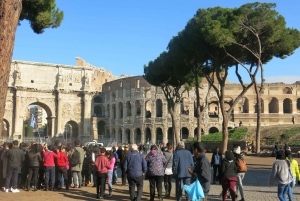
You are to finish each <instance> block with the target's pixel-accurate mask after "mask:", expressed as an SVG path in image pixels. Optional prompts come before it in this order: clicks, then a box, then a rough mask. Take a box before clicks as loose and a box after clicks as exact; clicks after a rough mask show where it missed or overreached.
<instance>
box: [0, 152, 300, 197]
mask: <svg viewBox="0 0 300 201" xmlns="http://www.w3.org/2000/svg"><path fill="white" fill-rule="evenodd" d="M208 157H209V158H210V157H211V155H208ZM274 160H275V159H274V158H272V157H267V158H262V157H253V156H246V161H247V164H248V168H249V170H248V172H247V173H246V176H245V178H244V180H243V184H244V194H245V200H246V201H270V200H278V198H277V193H276V192H277V188H276V186H272V187H268V186H267V182H268V178H269V174H270V169H271V166H272V164H273V162H274ZM297 160H298V163H299V162H300V160H299V159H297ZM119 181H120V179H119ZM113 188H114V190H113V197H112V198H110V199H107V200H118V201H119V200H120V201H125V200H129V192H128V186H121V185H120V183H117V184H116V185H114V187H113ZM174 190H175V188H174V187H173V190H172V194H171V199H164V200H165V201H169V200H175V198H174V197H175V192H174ZM220 192H221V186H220V185H212V186H211V192H210V195H209V198H208V200H210V201H219V200H221V198H220V196H219V195H220ZM95 196H96V194H95V188H92V187H83V188H81V189H70V190H69V191H60V192H52V191H48V192H45V191H37V192H25V191H23V190H21V192H20V193H16V194H13V193H4V192H0V200H5V201H10V200H13V201H22V200H24V201H26V200H39V201H41V200H42V201H48V200H49V201H50V200H51V201H54V200H55V201H57V200H61V201H65V200H66V201H68V200H88V201H92V200H97V199H96V198H95ZM142 200H143V201H145V200H149V182H148V181H145V183H144V193H143V198H142ZM294 200H295V201H297V200H299V201H300V187H299V186H296V187H295V188H294Z"/></svg>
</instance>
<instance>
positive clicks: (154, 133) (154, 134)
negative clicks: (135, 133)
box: [150, 126, 156, 143]
mask: <svg viewBox="0 0 300 201" xmlns="http://www.w3.org/2000/svg"><path fill="white" fill-rule="evenodd" d="M150 142H155V143H156V129H155V128H154V126H152V128H151V139H150Z"/></svg>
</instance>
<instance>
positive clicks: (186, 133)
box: [181, 127, 189, 140]
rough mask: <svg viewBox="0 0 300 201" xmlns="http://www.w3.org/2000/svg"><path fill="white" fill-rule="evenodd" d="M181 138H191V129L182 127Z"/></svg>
mask: <svg viewBox="0 0 300 201" xmlns="http://www.w3.org/2000/svg"><path fill="white" fill-rule="evenodd" d="M181 138H182V140H186V139H188V138H189V130H188V129H187V127H182V128H181Z"/></svg>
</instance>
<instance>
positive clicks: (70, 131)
mask: <svg viewBox="0 0 300 201" xmlns="http://www.w3.org/2000/svg"><path fill="white" fill-rule="evenodd" d="M78 137H79V135H78V124H77V123H76V122H75V121H72V120H70V121H68V122H67V123H66V124H65V131H64V139H66V141H67V142H73V141H74V140H75V139H78Z"/></svg>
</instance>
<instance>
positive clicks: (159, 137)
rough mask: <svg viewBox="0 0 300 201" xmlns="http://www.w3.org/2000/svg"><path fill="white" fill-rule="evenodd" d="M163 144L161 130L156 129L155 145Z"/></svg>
mask: <svg viewBox="0 0 300 201" xmlns="http://www.w3.org/2000/svg"><path fill="white" fill-rule="evenodd" d="M162 142H163V131H162V129H161V128H156V144H159V143H162Z"/></svg>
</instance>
